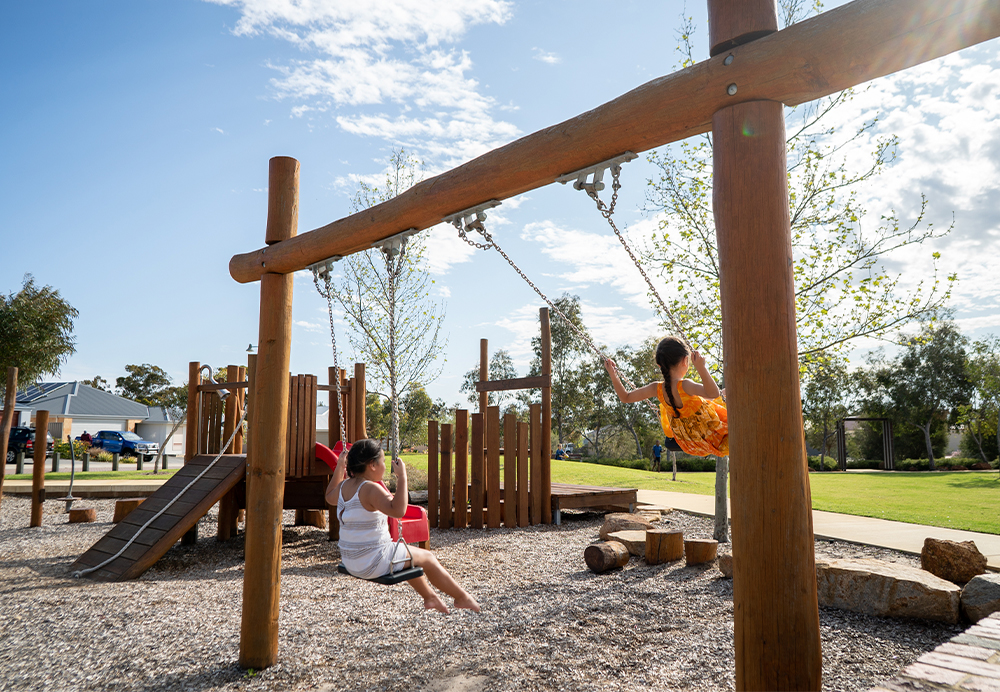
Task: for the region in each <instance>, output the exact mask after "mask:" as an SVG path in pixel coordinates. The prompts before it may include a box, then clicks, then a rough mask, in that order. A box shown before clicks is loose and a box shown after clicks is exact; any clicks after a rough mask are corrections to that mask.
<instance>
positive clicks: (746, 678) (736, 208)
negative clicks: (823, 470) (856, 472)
mask: <svg viewBox="0 0 1000 692" xmlns="http://www.w3.org/2000/svg"><path fill="white" fill-rule="evenodd" d="M708 7H709V12H708V16H709V36H710V45H711V46H712V48H711V52H712V55H713V56H728V55H732V54H733V53H732V52H731V51H733V50H734V48H735V47H736V46H737V45H740V44H743V43H745V42H748V41H752V40H754V39H759V37H760V36H762V35H766V34H767V33H769V32H774V31H776V30H777V16H776V12H775V5H774V0H746V1H745V2H742V3H740V4H736V3H733V2H731V0H709V3H708ZM735 59H736V58H735V57H734V62H735ZM739 86H740V85H739V84H738V83H736V82H734V86H733V87H730V89H731V90H738V89H739ZM712 133H713V138H714V161H713V163H714V173H713V186H714V187H713V207H714V210H715V228H716V235H717V238H718V247H719V264H720V272H719V273H720V275H721V276H722V284H721V295H722V337H723V344H724V347H725V354H726V355H725V363H724V367H725V375H726V398H727V402H728V408H729V444H730V451H731V454H732V458H733V460H734V463H733V467H732V506H733V557H734V560H733V562H734V565H735V566H736V569H735V571H734V574H733V606H734V620H735V648H736V689H737V690H819V689H820V686H821V678H822V670H821V667H822V655H821V652H820V637H819V608H818V605H817V600H816V564H815V558H814V554H813V540H814V539H813V530H812V507H811V503H810V495H809V473H808V470H809V469H808V466H807V463H806V461H807V460H806V451H805V441H804V439H803V428H802V405H801V400H800V398H799V371H798V347H797V340H796V329H795V286H794V279H793V275H792V242H791V225H790V219H789V212H788V184H787V175H786V160H787V152H786V150H785V120H784V113H783V105H782V103H781V102H780V101H770V100H759V101H756V100H755V101H745V102H742V103H738V104H734V105H732V106H727V107H725V108H722V109H720V110H718V111H716V113H715V115H714V116H713V118H712Z"/></svg>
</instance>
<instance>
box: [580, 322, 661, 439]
mask: <svg viewBox="0 0 1000 692" xmlns="http://www.w3.org/2000/svg"><path fill="white" fill-rule="evenodd" d="M656 344H657V341H656V339H652V338H651V339H647V340H646V341H645V342H644V343H643V344H642V345H641V346H640V347H639V348H638V349H633V348H631V347H628V346H623V347H621V348H619V349H618V350H617V351H615V353H614V355H613V356H612V357H613V359H614V361H615V365H616V366H617V367H618V372H619V373H621V374H623V375H624V376H625V377H627V378H628V379H630V380H631V381H632V382H634V383H636V385H638V386H642V385H644V384H646V383H647V382H655V381H656V380H659V379H662V377H663V376H662V374H661V373H660V369H659V368H658V367H657V366H656V361H655V353H656ZM595 364H596V365H598V366H600V367H599V368H598V369H597V371H596V372H597V373H598V376H600V377H602V378H603V379H605V380H608V377H607V375H606V374H604V372H603V371H602V369H603V367H604V364H603V363H601V362H597V361H595ZM608 381H609V383H610V380H608ZM612 394H613V393H612ZM610 404H611V417H612V420H613V421H614V422H615V425H617V426H618V427H619V428H620V429H621V430H623V431H625V432H627V433H628V434H629V435H630V436H631V438H632V440H633V442H634V443H635V453H636V456H637V457H640V458H645V457H646V456H647V450H652V448H653V445H654V444H655V443H656V442H662V441H663V431H662V429H661V428H660V421H659V419H658V417H657V414H656V413H655V411H654V409H653V408H651V407H649V406H647V405H646V403H645V402H644V403H640V404H626V403H624V402H623V401H622V400H621V399H619V398H618V396H617V395H612V396H611V397H610Z"/></svg>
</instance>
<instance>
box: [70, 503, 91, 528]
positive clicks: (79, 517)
mask: <svg viewBox="0 0 1000 692" xmlns="http://www.w3.org/2000/svg"><path fill="white" fill-rule="evenodd" d="M92 521H97V510H96V509H94V508H93V507H80V508H78V509H71V510H70V511H69V523H70V524H89V523H90V522H92Z"/></svg>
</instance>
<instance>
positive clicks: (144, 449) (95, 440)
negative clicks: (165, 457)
mask: <svg viewBox="0 0 1000 692" xmlns="http://www.w3.org/2000/svg"><path fill="white" fill-rule="evenodd" d="M77 439H80V438H77ZM90 446H91V447H92V448H95V449H103V450H104V451H106V452H111V453H112V454H121V455H122V456H138V455H140V454H142V455H143V458H144V459H150V458H152V457H153V456H154V455H155V454H156V453H157V452H158V451H160V446H159V445H158V444H156V443H155V442H147V441H146V440H144V439H142V438H141V437H139V436H138V435H136V434H135V433H133V432H122V431H121V430H102V431H100V432H99V433H97V434H96V435H94V436H93V437H92V438H91V442H90Z"/></svg>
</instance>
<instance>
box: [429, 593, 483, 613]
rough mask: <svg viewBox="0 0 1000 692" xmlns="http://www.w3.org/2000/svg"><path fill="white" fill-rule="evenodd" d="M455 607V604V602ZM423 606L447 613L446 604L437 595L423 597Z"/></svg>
mask: <svg viewBox="0 0 1000 692" xmlns="http://www.w3.org/2000/svg"><path fill="white" fill-rule="evenodd" d="M477 605H478V604H477ZM456 607H457V604H456ZM424 608H426V609H427V610H436V611H438V612H440V613H444V614H445V615H447V614H448V606H446V605H445V604H444V601H442V600H441V599H440V598H438V597H437V596H432V597H431V598H425V599H424Z"/></svg>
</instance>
